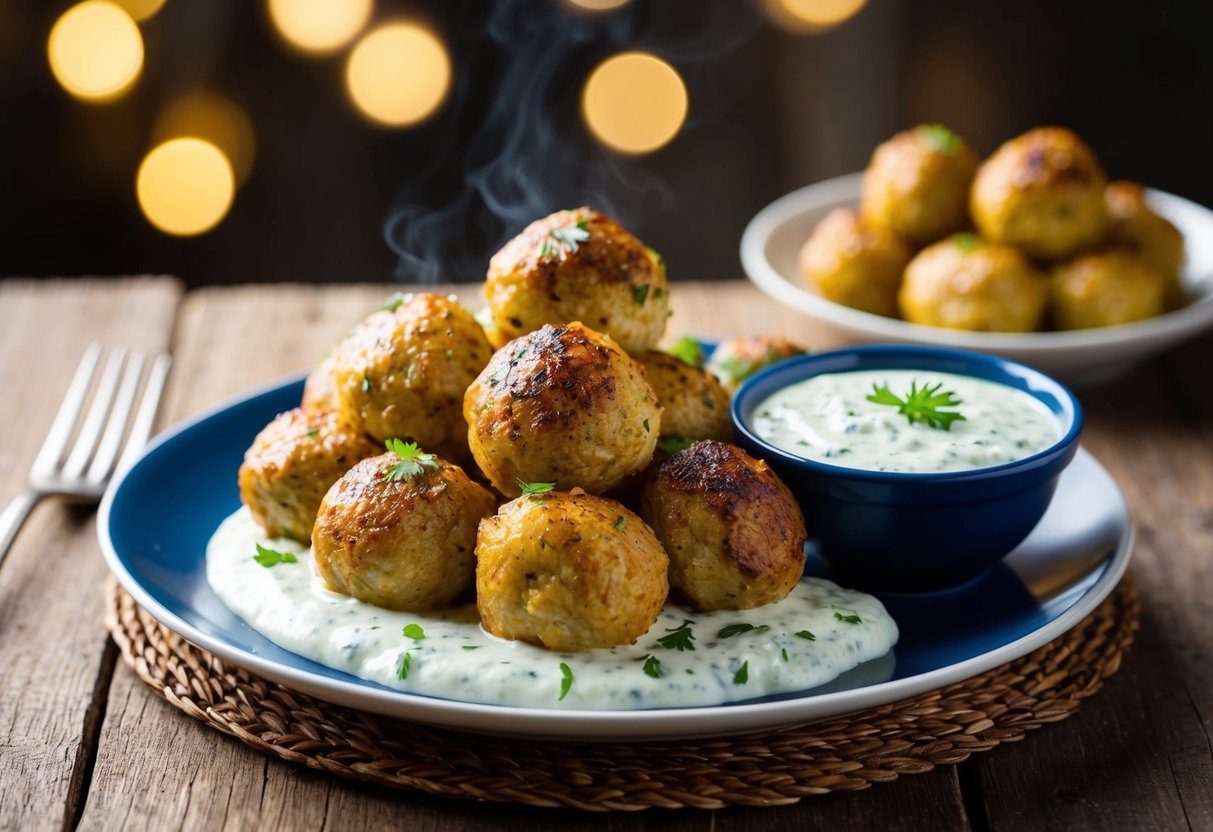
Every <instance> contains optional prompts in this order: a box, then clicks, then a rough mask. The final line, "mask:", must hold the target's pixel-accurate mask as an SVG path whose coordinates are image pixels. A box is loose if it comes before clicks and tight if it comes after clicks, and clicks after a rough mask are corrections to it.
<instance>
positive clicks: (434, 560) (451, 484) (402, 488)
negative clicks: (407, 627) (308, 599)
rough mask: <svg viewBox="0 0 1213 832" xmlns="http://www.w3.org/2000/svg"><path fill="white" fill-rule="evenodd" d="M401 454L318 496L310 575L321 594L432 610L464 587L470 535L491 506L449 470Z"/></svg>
mask: <svg viewBox="0 0 1213 832" xmlns="http://www.w3.org/2000/svg"><path fill="white" fill-rule="evenodd" d="M403 450H405V453H404V455H403V456H401V455H397V454H396V453H392V452H389V453H386V454H381V455H380V456H376V457H372V458H370V459H367V460H363V461H362V462H360V463H358V464H357V465H355V466H354V467H353V468H352V469H350V470H349V472H347V473H346V474H345V476H343V477H341V479H339V480H337V482H335V483H334V484H333V487H332V488H330V489H329V491H328V493H327V494H325V496H324V502H323V504H322V505H321V506H320V513H319V515H318V516H317V517H316V528H315V531H314V532H313V535H312V545H313V547H314V549H315V557H316V571H317V572H319V573H320V577H321V578H323V579H324V582H325V584H326V585H327V586H328V587H329V589H331V590H333V591H334V592H340V593H343V594H345V595H350V596H352V597H354V598H357V599H358V600H360V601H365V602H367V603H368V604H374V605H376V606H379V607H387V608H388V609H393V610H408V611H422V610H432V609H438V608H440V607H445V606H449V605H450V604H452V603H453V602H455V601H456V600H458V599H459V598H460V597H461V596H463V595H464V594H465V593H466V592H467V590H468V589H469V588H470V587H471V586H472V582H473V580H474V578H475V574H476V561H475V549H476V529H477V527H478V526H479V524H480V521H481V520H482V519H483V518H485V517H488V516H490V515H491V514H492V513H493V511H494V509H495V508H496V506H497V501H496V498H494V497H493V494H492V492H490V491H489V490H488V489H487V488H485V487H484V486H482V485H478V484H476V483H474V482H472V481H471V480H470V479H468V476H467V474H465V473H464V472H463V469H461V468H459V467H458V466H457V465H452V464H450V463H449V462H445V461H443V460H441V459H438V458H437V457H435V456H434V455H432V454H423V453H420V452H418V451H417V450H416V447H415V446H412V445H409V446H405V448H404V449H403ZM402 466H403V467H402Z"/></svg>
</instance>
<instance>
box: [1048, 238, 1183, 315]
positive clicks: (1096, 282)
mask: <svg viewBox="0 0 1213 832" xmlns="http://www.w3.org/2000/svg"><path fill="white" fill-rule="evenodd" d="M1049 290H1050V291H1049V301H1050V307H1049V312H1050V315H1051V316H1052V318H1053V323H1054V325H1055V326H1057V327H1058V328H1059V329H1086V328H1088V327H1097V326H1113V325H1114V324H1125V323H1129V322H1130V321H1138V320H1141V319H1143V318H1150V317H1153V316H1154V315H1158V314H1161V313H1162V312H1163V310H1164V309H1165V293H1166V281H1164V280H1163V278H1162V275H1160V274H1159V273H1158V272H1156V271H1154V269H1152V268H1150V267H1149V266H1148V265H1146V264H1145V263H1144V262H1143V261H1142V260H1141V259H1140V258H1139V257H1137V256H1136V255H1134V254H1133V253H1132V252H1130V251H1127V250H1117V249H1112V250H1109V251H1104V252H1097V253H1095V254H1086V255H1083V256H1082V257H1076V258H1075V259H1073V260H1071V261H1069V262H1067V263H1060V264H1058V265H1057V266H1054V267H1053V270H1052V273H1051V274H1050V279H1049Z"/></svg>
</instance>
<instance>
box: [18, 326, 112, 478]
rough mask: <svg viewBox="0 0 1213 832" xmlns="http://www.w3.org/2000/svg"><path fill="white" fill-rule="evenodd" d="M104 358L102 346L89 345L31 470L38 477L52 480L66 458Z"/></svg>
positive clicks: (94, 343) (96, 344)
mask: <svg viewBox="0 0 1213 832" xmlns="http://www.w3.org/2000/svg"><path fill="white" fill-rule="evenodd" d="M100 358H101V345H100V344H98V343H96V342H93V343H91V344H89V345H88V349H86V350H85V351H84V357H83V358H81V359H80V366H78V367H77V368H76V374H75V375H74V376H72V383H71V384H69V385H68V387H67V393H65V394H64V396H63V403H62V404H60V405H59V412H58V413H56V414H55V420H54V421H53V422H52V423H51V429H50V432H48V433H47V435H46V441H44V442H43V443H42V449H41V450H40V451H38V456H37V458H36V459H35V460H34V465H33V467H32V469H31V473H32V474H33V475H34V476H36V477H48V476H50V475H51V474H52V473H54V470H55V468H56V466H58V465H59V460H60V459H62V458H63V452H64V451H65V450H66V449H67V441H68V440H69V439H71V438H72V428H74V427H75V426H76V419H77V418H79V416H80V410H81V408H82V407H83V406H84V397H85V396H86V395H87V394H88V388H89V387H90V386H91V385H92V381H93V373H94V372H96V369H97V361H98V360H99V359H100Z"/></svg>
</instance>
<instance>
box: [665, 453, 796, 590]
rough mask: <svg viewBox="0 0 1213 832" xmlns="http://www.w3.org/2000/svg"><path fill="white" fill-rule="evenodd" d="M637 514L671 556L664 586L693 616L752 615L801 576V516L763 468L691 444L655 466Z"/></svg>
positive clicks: (745, 457)
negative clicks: (751, 611)
mask: <svg viewBox="0 0 1213 832" xmlns="http://www.w3.org/2000/svg"><path fill="white" fill-rule="evenodd" d="M641 514H642V516H643V517H644V518H645V519H646V520H647V521H648V522H649V524H650V525H651V526H652V527H653V530H654V532H656V534H657V539H658V540H660V541H661V543H662V545H663V546H664V547H665V550H666V553H667V554H668V555H669V557H670V586H672V587H673V588H675V589H677V590H678V591H680V592H681V593H682V594H683V595H684V596H686V598H687V599H688V600H689V601H690V602H691V603H692V604H693V605H694V606H696V607H698V608H699V609H705V610H712V609H750V608H753V607H758V606H762V605H764V604H770V603H773V602H775V601H778V600H780V599H782V598H784V597H786V596H787V594H788V593H789V592H791V591H792V588H793V587H794V586H795V585H796V582H797V581H799V580H800V576H801V574H802V573H803V571H804V544H805V539H806V533H805V526H804V516H803V514H802V513H801V511H800V506H799V505H797V503H796V500H795V498H794V497H793V496H792V493H791V492H790V491H788V488H787V486H785V485H784V484H783V482H782V481H780V479H779V478H778V477H777V476H776V475H775V473H774V472H773V471H771V469H770V468H769V467H768V466H767V464H766V463H765V462H762V461H761V460H757V459H754V458H753V457H751V456H750V455H749V454H747V453H746V452H745V451H743V450H741V449H740V448H738V447H736V446H734V445H728V444H725V443H723V442H713V441H704V442H696V443H695V444H694V445H692V446H691V447H689V448H687V449H686V450H684V451H680V452H678V453H676V454H674V455H673V456H671V457H670V458H669V459H667V460H666V461H665V462H663V463H662V464H661V465H659V466H658V467H657V468H656V470H655V471H654V472H653V474H652V475H651V476H650V478H649V480H648V482H646V483H645V486H644V489H643V491H642V493H641Z"/></svg>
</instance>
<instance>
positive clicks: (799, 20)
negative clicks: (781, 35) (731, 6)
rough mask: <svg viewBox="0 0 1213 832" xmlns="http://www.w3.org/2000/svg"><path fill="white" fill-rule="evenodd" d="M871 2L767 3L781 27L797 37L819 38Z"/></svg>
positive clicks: (796, 0)
mask: <svg viewBox="0 0 1213 832" xmlns="http://www.w3.org/2000/svg"><path fill="white" fill-rule="evenodd" d="M866 3H867V0H763V3H762V6H763V8H764V9H765V10H766V12H767V16H768V17H769V18H770V19H771V21H772V22H773V23H775V24H776V25H777V26H779V27H781V28H783V29H786V30H788V31H789V32H795V33H797V34H810V35H811V34H816V33H818V32H824V31H825V30H827V29H832V28H833V27H835V26H837V25H838V24H839V23H843V22H845V21H847V20H849V19H850V18H852V17H854V16H855V14H856V13H858V12H859V10H860V9H862V8H863V7H864V6H865V5H866Z"/></svg>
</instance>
